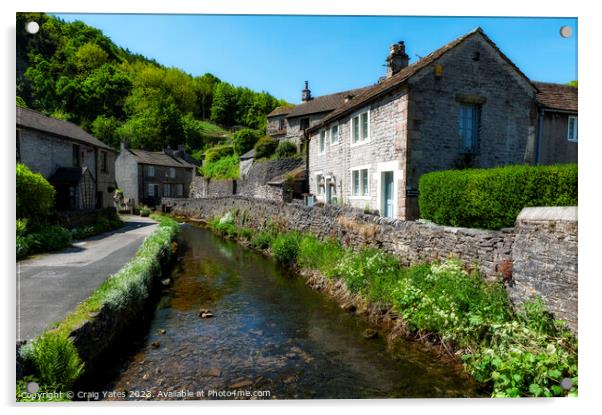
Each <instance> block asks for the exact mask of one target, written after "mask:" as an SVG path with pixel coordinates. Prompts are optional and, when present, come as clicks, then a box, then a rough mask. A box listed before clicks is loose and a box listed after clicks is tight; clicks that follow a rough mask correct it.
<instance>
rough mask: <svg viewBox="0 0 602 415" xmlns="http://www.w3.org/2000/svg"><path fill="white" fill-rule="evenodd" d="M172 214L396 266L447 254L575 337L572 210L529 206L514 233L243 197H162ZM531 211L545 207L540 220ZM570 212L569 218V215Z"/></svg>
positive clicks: (574, 213) (575, 291)
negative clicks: (534, 305) (328, 243)
mask: <svg viewBox="0 0 602 415" xmlns="http://www.w3.org/2000/svg"><path fill="white" fill-rule="evenodd" d="M162 204H163V207H164V208H165V210H167V211H170V212H171V213H173V214H176V215H182V216H186V217H188V218H197V219H204V220H208V219H211V218H213V217H216V216H222V215H224V214H225V213H227V212H235V213H237V216H236V217H237V219H238V218H242V217H244V218H245V223H244V226H248V227H253V228H257V229H265V228H266V227H267V226H269V224H276V225H277V226H278V227H279V228H280V229H281V230H296V231H300V232H308V233H311V234H313V235H315V236H317V237H318V238H321V239H324V238H329V237H334V238H337V239H338V240H339V241H340V242H341V243H342V244H344V245H346V246H350V247H360V246H371V247H375V248H378V249H381V250H383V251H385V252H388V253H390V254H392V255H395V256H396V257H397V258H398V259H399V260H400V262H401V263H402V264H406V265H409V264H412V263H417V262H422V261H432V260H437V259H444V258H448V257H450V256H454V257H456V258H459V259H461V260H463V261H466V262H467V263H472V264H475V265H476V266H477V267H478V268H479V270H480V272H481V273H482V275H483V276H484V277H485V278H489V279H499V278H503V279H504V280H506V281H508V280H509V281H508V282H509V283H508V284H507V290H508V294H509V297H510V299H511V300H512V302H513V303H514V304H520V303H522V302H523V301H524V300H526V299H528V298H530V297H531V296H532V295H533V294H537V295H539V296H541V297H542V299H543V300H544V302H545V303H546V305H547V306H548V307H549V309H550V310H551V311H552V312H553V313H554V314H555V316H556V317H557V318H561V319H563V320H565V321H567V323H568V324H569V327H570V328H571V329H572V330H574V331H575V332H576V331H577V216H576V210H577V208H533V209H535V210H536V212H535V213H530V214H529V213H525V212H528V211H529V208H527V209H525V210H524V211H523V212H522V213H521V215H519V218H518V220H517V224H516V227H515V228H508V229H502V230H498V231H494V230H481V229H469V228H452V227H447V226H439V225H434V224H427V223H422V222H420V221H403V220H398V219H388V218H383V217H379V216H375V215H366V214H364V213H363V212H362V211H361V210H358V209H354V208H348V207H343V208H341V207H336V206H332V205H324V206H323V207H318V206H314V207H307V206H305V205H303V204H300V203H282V202H278V203H276V202H274V201H270V200H261V199H257V198H247V197H238V196H234V197H233V196H230V197H215V198H205V199H194V200H193V199H187V200H182V199H163V200H162ZM537 209H544V210H545V211H547V212H551V213H547V214H541V213H540V211H537ZM567 212H568V213H567Z"/></svg>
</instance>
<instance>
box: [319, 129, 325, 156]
mask: <svg viewBox="0 0 602 415" xmlns="http://www.w3.org/2000/svg"><path fill="white" fill-rule="evenodd" d="M319 150H320V151H319V153H320V154H323V153H324V151H326V130H322V131H320V148H319Z"/></svg>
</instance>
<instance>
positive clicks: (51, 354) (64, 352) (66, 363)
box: [29, 331, 84, 391]
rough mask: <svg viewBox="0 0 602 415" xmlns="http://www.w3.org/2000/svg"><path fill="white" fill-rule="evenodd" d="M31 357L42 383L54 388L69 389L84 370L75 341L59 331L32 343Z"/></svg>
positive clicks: (44, 335)
mask: <svg viewBox="0 0 602 415" xmlns="http://www.w3.org/2000/svg"><path fill="white" fill-rule="evenodd" d="M29 359H31V362H29V363H30V364H31V365H32V366H33V367H34V370H35V371H36V373H37V374H38V376H39V379H40V381H41V383H43V384H44V385H46V386H48V387H51V388H52V389H54V390H59V391H68V390H69V389H70V388H71V386H72V385H73V383H74V382H75V381H76V380H77V379H78V378H79V376H80V375H81V374H82V373H83V370H84V364H83V362H82V360H81V359H80V357H79V355H78V353H77V349H76V348H75V346H74V345H73V341H72V340H71V339H70V338H69V337H67V336H62V335H60V334H59V333H57V332H52V331H49V332H46V333H44V334H43V335H42V336H40V337H38V338H37V339H36V340H35V341H34V342H33V343H32V346H31V354H30V357H29Z"/></svg>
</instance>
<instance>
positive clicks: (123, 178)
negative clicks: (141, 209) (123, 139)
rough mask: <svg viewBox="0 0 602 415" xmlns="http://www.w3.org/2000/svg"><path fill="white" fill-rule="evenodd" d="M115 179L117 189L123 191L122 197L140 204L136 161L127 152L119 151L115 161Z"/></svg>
mask: <svg viewBox="0 0 602 415" xmlns="http://www.w3.org/2000/svg"><path fill="white" fill-rule="evenodd" d="M115 178H116V179H117V188H118V189H120V190H122V191H123V197H124V198H127V199H130V200H133V201H134V205H137V204H138V203H139V202H140V196H139V194H138V161H137V160H136V157H135V156H134V155H133V154H132V153H130V152H129V151H123V150H122V151H121V152H120V153H119V155H118V156H117V158H116V159H115Z"/></svg>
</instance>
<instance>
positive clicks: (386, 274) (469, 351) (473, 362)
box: [209, 213, 578, 397]
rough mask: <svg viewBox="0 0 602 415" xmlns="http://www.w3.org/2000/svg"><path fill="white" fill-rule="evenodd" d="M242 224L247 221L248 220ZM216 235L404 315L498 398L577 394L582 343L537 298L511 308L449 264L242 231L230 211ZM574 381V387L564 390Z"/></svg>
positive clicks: (502, 295) (217, 222)
mask: <svg viewBox="0 0 602 415" xmlns="http://www.w3.org/2000/svg"><path fill="white" fill-rule="evenodd" d="M243 222H244V221H243ZM209 227H210V228H211V229H213V230H214V231H215V232H216V233H219V234H220V235H222V236H226V237H230V238H238V239H242V240H244V241H245V242H246V243H247V244H248V245H249V246H251V247H253V248H256V249H262V250H269V251H270V252H271V254H272V255H273V256H274V257H275V258H276V259H277V260H279V261H280V262H283V263H285V264H290V265H294V266H297V267H299V268H302V269H306V270H313V271H317V272H319V273H321V274H322V275H324V276H325V277H326V278H329V279H337V280H341V281H343V282H344V283H345V285H346V287H347V289H348V290H349V291H350V292H351V293H353V294H356V295H359V296H360V297H361V298H363V299H365V300H366V301H368V302H369V303H371V304H376V305H379V306H380V307H382V308H387V309H390V310H392V311H393V312H394V313H395V314H397V315H398V316H400V317H401V318H402V320H403V322H404V324H405V326H406V329H407V331H408V333H412V334H414V335H415V336H418V337H420V338H428V339H434V340H436V341H437V342H439V343H440V344H441V345H442V347H444V348H445V349H447V350H448V351H449V352H450V354H453V355H455V356H456V357H458V358H460V359H461V360H462V361H463V364H464V367H465V369H466V370H467V371H468V372H469V373H470V374H471V375H472V376H473V377H474V378H475V379H476V380H477V381H479V382H482V383H485V384H488V385H490V386H491V389H492V396H494V397H519V396H576V395H577V393H578V377H577V339H576V338H575V336H574V335H573V334H572V333H571V332H570V331H569V330H568V329H566V327H565V324H564V323H563V322H562V321H559V320H555V319H554V318H553V316H552V315H551V314H550V313H549V312H548V311H547V310H546V309H545V306H544V305H543V303H542V301H541V300H540V299H533V300H531V301H527V302H526V303H524V304H523V305H522V307H520V308H519V309H517V310H514V309H513V308H512V307H511V305H510V303H509V300H508V298H507V294H506V290H505V287H504V285H503V283H502V282H488V281H485V280H484V279H483V278H482V276H481V275H480V274H479V273H478V271H476V267H474V266H472V265H471V264H465V263H463V262H461V261H459V260H455V259H449V260H446V261H441V262H433V263H430V264H418V265H414V266H411V267H404V266H402V265H401V264H400V263H399V261H398V260H397V259H396V258H395V257H393V256H391V255H388V254H386V253H384V252H382V251H379V250H375V249H368V248H363V249H359V250H350V249H346V248H343V247H342V246H341V245H340V244H339V243H338V242H337V241H335V240H327V241H321V240H318V239H317V238H315V237H314V236H312V235H306V234H300V233H298V232H279V231H278V230H277V229H276V228H275V227H269V228H268V230H266V231H263V232H259V233H258V232H257V230H254V229H251V228H247V227H240V226H238V225H237V224H236V218H235V215H234V214H232V213H228V214H226V215H225V216H223V217H218V218H214V219H213V220H211V221H209ZM567 382H570V383H571V385H570V387H569V388H565V387H563V386H562V384H564V385H566V384H567Z"/></svg>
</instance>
